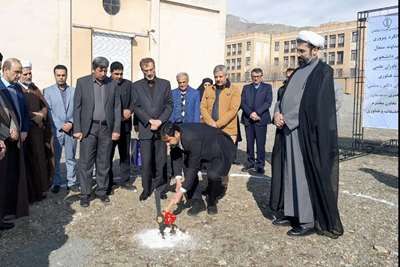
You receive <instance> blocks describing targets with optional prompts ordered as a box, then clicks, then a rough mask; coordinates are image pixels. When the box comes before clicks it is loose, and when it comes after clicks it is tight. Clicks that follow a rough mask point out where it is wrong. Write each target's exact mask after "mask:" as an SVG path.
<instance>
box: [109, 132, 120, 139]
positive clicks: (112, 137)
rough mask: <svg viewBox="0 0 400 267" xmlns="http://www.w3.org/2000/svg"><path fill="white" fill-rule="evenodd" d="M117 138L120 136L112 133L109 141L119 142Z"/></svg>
mask: <svg viewBox="0 0 400 267" xmlns="http://www.w3.org/2000/svg"><path fill="white" fill-rule="evenodd" d="M119 136H120V134H119V133H116V132H113V133H112V135H111V139H112V140H113V141H118V140H119Z"/></svg>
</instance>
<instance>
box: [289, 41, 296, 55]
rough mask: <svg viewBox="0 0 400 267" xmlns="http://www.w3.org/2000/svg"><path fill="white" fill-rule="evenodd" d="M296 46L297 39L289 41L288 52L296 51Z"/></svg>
mask: <svg viewBox="0 0 400 267" xmlns="http://www.w3.org/2000/svg"><path fill="white" fill-rule="evenodd" d="M296 48H297V41H296V40H292V41H290V52H291V53H294V52H296Z"/></svg>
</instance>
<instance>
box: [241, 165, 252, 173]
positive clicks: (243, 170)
mask: <svg viewBox="0 0 400 267" xmlns="http://www.w3.org/2000/svg"><path fill="white" fill-rule="evenodd" d="M251 170H254V166H245V167H243V168H242V170H241V171H242V172H248V171H251Z"/></svg>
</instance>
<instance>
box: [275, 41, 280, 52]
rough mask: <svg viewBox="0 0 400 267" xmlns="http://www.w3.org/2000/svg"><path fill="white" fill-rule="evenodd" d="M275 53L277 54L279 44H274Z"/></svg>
mask: <svg viewBox="0 0 400 267" xmlns="http://www.w3.org/2000/svg"><path fill="white" fill-rule="evenodd" d="M275 52H279V42H275Z"/></svg>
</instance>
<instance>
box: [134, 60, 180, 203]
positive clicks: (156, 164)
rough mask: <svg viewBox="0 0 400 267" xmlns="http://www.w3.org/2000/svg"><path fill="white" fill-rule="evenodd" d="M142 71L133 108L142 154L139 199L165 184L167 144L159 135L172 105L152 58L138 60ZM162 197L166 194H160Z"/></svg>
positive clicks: (168, 89) (135, 88) (164, 82)
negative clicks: (141, 190)
mask: <svg viewBox="0 0 400 267" xmlns="http://www.w3.org/2000/svg"><path fill="white" fill-rule="evenodd" d="M140 68H141V69H142V72H143V74H144V79H141V80H139V81H137V82H135V83H134V84H133V97H134V103H133V111H134V113H135V116H136V117H137V119H138V120H139V140H140V149H141V151H140V152H141V155H142V186H143V192H142V194H141V195H140V198H139V199H140V200H141V201H143V200H146V199H147V198H148V197H149V196H150V195H151V193H152V192H153V190H154V189H157V190H159V191H161V192H163V191H165V190H166V184H167V164H166V159H167V146H166V144H165V143H164V142H162V141H161V139H160V136H159V132H158V130H159V128H160V126H161V125H162V124H163V123H165V122H167V121H168V119H169V117H170V116H171V113H172V109H173V100H172V94H171V84H170V83H169V81H167V80H164V79H160V78H158V77H156V74H155V73H156V72H155V62H154V60H153V59H152V58H144V59H142V60H141V61H140ZM163 197H166V196H165V194H163Z"/></svg>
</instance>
